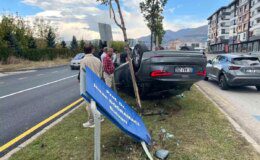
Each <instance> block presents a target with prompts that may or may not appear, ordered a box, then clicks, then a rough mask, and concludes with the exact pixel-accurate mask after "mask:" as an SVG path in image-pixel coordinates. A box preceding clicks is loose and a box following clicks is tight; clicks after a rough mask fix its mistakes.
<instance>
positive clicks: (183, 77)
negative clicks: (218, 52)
mask: <svg viewBox="0 0 260 160" xmlns="http://www.w3.org/2000/svg"><path fill="white" fill-rule="evenodd" d="M149 56H150V58H147V59H145V58H146V57H147V55H144V56H143V63H142V64H141V67H140V69H139V71H138V72H137V75H138V77H139V78H140V79H141V80H146V79H147V80H148V79H149V78H152V79H155V80H156V79H157V80H161V81H178V82H180V81H183V82H185V81H187V80H189V81H192V80H194V81H197V80H198V79H202V78H204V76H203V75H204V74H205V66H206V61H207V60H206V57H205V56H204V55H203V54H200V53H191V52H173V51H169V52H162V53H161V52H159V53H156V54H154V55H149ZM144 71H145V72H144ZM143 73H146V74H147V75H144V76H142V75H141V74H143ZM147 77H149V78H147Z"/></svg>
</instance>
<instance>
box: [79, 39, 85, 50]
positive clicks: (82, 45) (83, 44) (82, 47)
mask: <svg viewBox="0 0 260 160" xmlns="http://www.w3.org/2000/svg"><path fill="white" fill-rule="evenodd" d="M85 44H86V43H85V41H84V40H83V39H82V40H81V41H80V43H79V46H80V49H84V46H85Z"/></svg>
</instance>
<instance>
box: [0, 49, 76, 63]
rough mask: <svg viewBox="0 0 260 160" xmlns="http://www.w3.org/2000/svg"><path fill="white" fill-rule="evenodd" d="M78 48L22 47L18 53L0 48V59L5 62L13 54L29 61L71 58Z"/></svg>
mask: <svg viewBox="0 0 260 160" xmlns="http://www.w3.org/2000/svg"><path fill="white" fill-rule="evenodd" d="M79 52H80V51H79V50H73V51H72V50H69V49H67V48H62V49H57V48H47V49H22V50H20V52H19V53H15V51H14V50H12V49H10V48H0V61H2V62H4V63H6V62H7V60H8V57H10V56H11V55H15V56H16V57H18V58H22V59H26V60H31V61H43V60H53V59H55V58H58V57H59V58H71V57H73V56H75V55H76V54H77V53H79Z"/></svg>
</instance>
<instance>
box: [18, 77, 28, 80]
mask: <svg viewBox="0 0 260 160" xmlns="http://www.w3.org/2000/svg"><path fill="white" fill-rule="evenodd" d="M26 78H27V77H22V78H18V79H19V80H23V79H26Z"/></svg>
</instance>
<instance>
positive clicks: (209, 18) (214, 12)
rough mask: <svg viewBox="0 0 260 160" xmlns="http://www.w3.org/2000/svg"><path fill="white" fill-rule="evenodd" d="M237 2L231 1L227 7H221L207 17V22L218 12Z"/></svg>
mask: <svg viewBox="0 0 260 160" xmlns="http://www.w3.org/2000/svg"><path fill="white" fill-rule="evenodd" d="M236 1H237V0H233V1H232V2H230V3H229V4H228V5H227V6H223V7H220V8H219V9H218V10H217V11H215V12H214V13H213V14H212V15H211V16H209V18H208V19H207V20H210V19H211V18H212V17H213V16H214V15H215V14H216V13H218V12H219V11H221V10H222V9H226V8H228V7H230V6H232V5H233V4H234V3H235V2H236Z"/></svg>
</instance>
